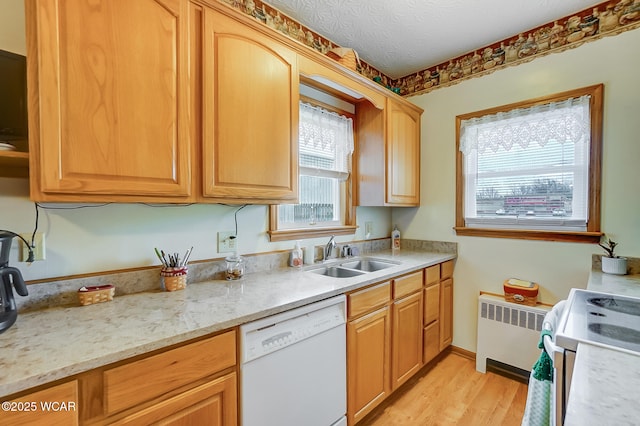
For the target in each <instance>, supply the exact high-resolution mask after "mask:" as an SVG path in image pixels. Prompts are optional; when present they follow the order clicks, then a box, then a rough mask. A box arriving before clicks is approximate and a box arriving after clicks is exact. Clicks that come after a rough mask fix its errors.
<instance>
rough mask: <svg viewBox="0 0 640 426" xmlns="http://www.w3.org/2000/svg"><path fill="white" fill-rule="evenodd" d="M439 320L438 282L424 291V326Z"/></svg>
mask: <svg viewBox="0 0 640 426" xmlns="http://www.w3.org/2000/svg"><path fill="white" fill-rule="evenodd" d="M439 318H440V282H436V283H435V284H431V285H429V286H427V287H425V289H424V325H425V326H426V325H428V324H430V323H432V322H433V321H437V320H438V319H439Z"/></svg>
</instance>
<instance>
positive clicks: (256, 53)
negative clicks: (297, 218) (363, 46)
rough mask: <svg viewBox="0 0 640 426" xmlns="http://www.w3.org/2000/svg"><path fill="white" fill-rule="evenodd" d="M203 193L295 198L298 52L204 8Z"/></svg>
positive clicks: (264, 198)
mask: <svg viewBox="0 0 640 426" xmlns="http://www.w3.org/2000/svg"><path fill="white" fill-rule="evenodd" d="M204 28H205V41H204V72H203V79H204V86H203V87H204V93H203V97H204V99H203V102H204V109H203V123H204V141H203V150H202V152H203V179H204V184H203V195H204V196H205V197H215V198H222V199H237V200H251V201H252V202H254V203H255V202H261V201H260V200H262V202H264V203H267V202H269V201H274V202H278V201H286V202H290V203H295V202H297V197H298V110H299V106H298V101H299V92H298V90H299V77H298V70H297V62H296V54H295V53H294V52H293V51H291V50H289V49H287V48H285V47H284V46H282V45H280V44H278V43H276V42H275V41H274V40H272V39H270V38H268V37H267V36H266V35H264V34H262V33H260V32H258V31H257V30H253V29H251V28H249V27H247V26H246V25H244V24H242V23H241V22H238V21H236V20H235V19H233V18H230V17H227V16H225V15H222V14H220V13H218V12H215V11H213V10H210V9H207V10H206V11H205V24H204Z"/></svg>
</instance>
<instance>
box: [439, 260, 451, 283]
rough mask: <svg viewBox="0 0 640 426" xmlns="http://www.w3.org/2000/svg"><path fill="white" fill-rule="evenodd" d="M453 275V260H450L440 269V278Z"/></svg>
mask: <svg viewBox="0 0 640 426" xmlns="http://www.w3.org/2000/svg"><path fill="white" fill-rule="evenodd" d="M452 276H453V260H448V261H446V262H444V263H442V269H441V271H440V278H442V279H444V278H451V277H452Z"/></svg>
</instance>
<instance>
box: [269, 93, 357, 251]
mask: <svg viewBox="0 0 640 426" xmlns="http://www.w3.org/2000/svg"><path fill="white" fill-rule="evenodd" d="M300 102H304V103H308V104H311V105H313V106H317V107H321V108H324V109H326V110H328V111H331V112H335V113H337V114H340V115H344V116H345V117H349V118H351V119H352V120H353V138H354V141H353V143H354V147H355V149H354V154H353V155H352V158H351V162H352V164H351V166H352V167H351V173H350V174H349V177H348V178H347V179H346V181H345V182H344V185H345V186H344V188H345V197H344V198H345V200H344V225H336V226H318V227H314V228H280V229H279V228H278V224H279V221H278V205H271V206H269V231H268V232H267V233H268V234H269V240H270V241H272V242H274V241H290V240H301V239H308V238H320V237H328V236H331V235H353V234H355V233H356V229H357V226H356V215H355V206H354V201H353V192H354V178H353V177H354V172H355V167H354V166H355V164H354V163H355V162H354V158H355V153H356V152H357V146H358V137H357V129H356V115H355V114H353V113H350V112H348V111H345V110H343V109H340V108H337V107H335V106H333V105H329V104H327V103H325V102H322V101H318V100H317V99H313V98H310V97H308V96H304V95H300ZM298 161H299V159H298ZM298 177H299V176H298ZM340 215H341V216H342V212H341V214H340Z"/></svg>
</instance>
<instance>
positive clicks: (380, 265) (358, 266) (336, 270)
mask: <svg viewBox="0 0 640 426" xmlns="http://www.w3.org/2000/svg"><path fill="white" fill-rule="evenodd" d="M399 264H400V263H399V262H392V261H389V260H381V259H373V258H354V259H343V260H339V261H333V262H331V263H327V264H323V265H321V266H313V267H310V268H309V269H307V271H308V272H312V273H314V274H319V275H325V276H328V277H332V278H351V277H357V276H359V275H363V274H366V273H369V272H375V271H380V270H382V269H386V268H391V267H392V266H397V265H399Z"/></svg>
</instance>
